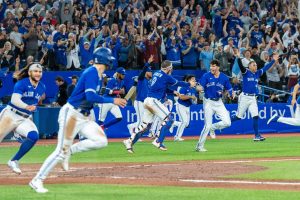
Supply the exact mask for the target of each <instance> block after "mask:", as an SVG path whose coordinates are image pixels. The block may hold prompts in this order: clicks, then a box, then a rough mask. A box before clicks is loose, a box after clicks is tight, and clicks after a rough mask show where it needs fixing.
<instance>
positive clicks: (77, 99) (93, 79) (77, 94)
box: [68, 66, 113, 110]
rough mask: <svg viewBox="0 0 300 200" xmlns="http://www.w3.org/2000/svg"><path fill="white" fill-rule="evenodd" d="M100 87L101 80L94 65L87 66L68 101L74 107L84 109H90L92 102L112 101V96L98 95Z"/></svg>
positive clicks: (92, 105)
mask: <svg viewBox="0 0 300 200" xmlns="http://www.w3.org/2000/svg"><path fill="white" fill-rule="evenodd" d="M101 87H102V80H101V79H100V78H99V75H98V71H97V69H96V67H94V66H92V67H89V68H87V69H86V70H84V72H83V73H82V75H81V76H80V78H79V80H78V83H77V85H76V87H75V89H74V91H73V92H72V95H71V96H70V98H69V99H68V103H69V104H71V105H72V106H74V108H80V109H84V110H91V109H92V108H93V107H94V103H113V99H112V98H103V97H101V96H99V95H98V94H99V92H100V89H101ZM91 95H92V96H91Z"/></svg>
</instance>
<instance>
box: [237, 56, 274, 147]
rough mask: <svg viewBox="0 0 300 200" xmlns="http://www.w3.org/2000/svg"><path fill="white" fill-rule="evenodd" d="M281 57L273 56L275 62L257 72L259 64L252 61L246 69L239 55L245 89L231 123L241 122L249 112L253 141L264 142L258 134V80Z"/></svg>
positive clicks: (263, 138)
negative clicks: (251, 121)
mask: <svg viewBox="0 0 300 200" xmlns="http://www.w3.org/2000/svg"><path fill="white" fill-rule="evenodd" d="M278 58H279V56H278V54H277V53H274V54H273V60H272V61H271V62H269V63H267V64H266V65H265V66H264V67H263V68H262V69H260V70H257V64H256V62H255V61H250V62H249V64H248V68H245V67H244V66H243V64H242V61H241V59H240V57H239V53H238V54H237V58H236V59H238V65H239V68H240V70H241V72H242V76H243V88H242V93H241V94H240V95H239V99H238V110H237V114H236V115H235V116H231V121H232V122H234V121H237V120H240V119H241V118H242V117H243V115H244V114H245V112H246V111H247V110H249V112H250V114H251V117H252V118H253V129H254V138H253V141H264V140H265V137H263V136H262V135H261V134H260V133H259V132H258V107H257V100H256V97H257V95H258V80H259V77H260V76H262V75H263V74H264V73H265V72H266V71H267V70H268V69H270V68H271V67H272V66H273V65H274V63H275V61H276V60H278Z"/></svg>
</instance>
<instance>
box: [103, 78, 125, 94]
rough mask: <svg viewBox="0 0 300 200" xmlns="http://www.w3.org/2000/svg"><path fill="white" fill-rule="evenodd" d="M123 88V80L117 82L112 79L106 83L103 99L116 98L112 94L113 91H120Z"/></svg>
mask: <svg viewBox="0 0 300 200" xmlns="http://www.w3.org/2000/svg"><path fill="white" fill-rule="evenodd" d="M123 87H124V80H118V79H116V78H112V79H110V80H109V81H108V82H107V86H106V89H105V93H104V96H105V97H116V96H117V95H116V94H112V93H113V91H114V90H120V89H122V88H123Z"/></svg>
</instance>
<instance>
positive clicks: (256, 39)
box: [250, 31, 264, 46]
mask: <svg viewBox="0 0 300 200" xmlns="http://www.w3.org/2000/svg"><path fill="white" fill-rule="evenodd" d="M263 37H264V35H263V33H262V32H261V31H258V32H256V31H252V32H251V40H250V45H251V46H256V45H259V44H261V43H262V40H263Z"/></svg>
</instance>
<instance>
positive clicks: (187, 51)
mask: <svg viewBox="0 0 300 200" xmlns="http://www.w3.org/2000/svg"><path fill="white" fill-rule="evenodd" d="M181 53H182V68H183V69H196V67H197V54H198V49H197V48H196V47H195V45H194V44H193V41H192V39H191V38H187V39H185V44H184V45H183V46H182V49H181Z"/></svg>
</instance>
